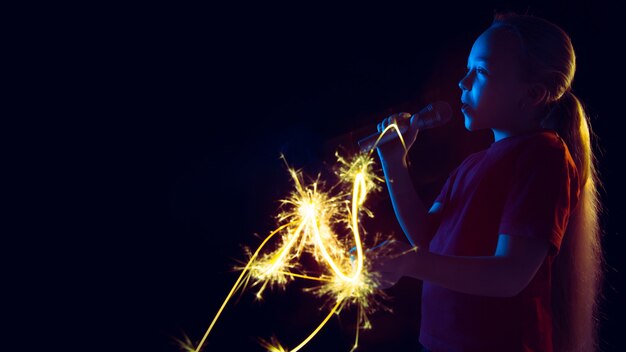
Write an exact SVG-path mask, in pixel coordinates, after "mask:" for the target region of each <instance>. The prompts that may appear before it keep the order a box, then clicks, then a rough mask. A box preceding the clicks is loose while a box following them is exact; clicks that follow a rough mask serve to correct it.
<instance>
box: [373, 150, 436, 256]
mask: <svg viewBox="0 0 626 352" xmlns="http://www.w3.org/2000/svg"><path fill="white" fill-rule="evenodd" d="M383 172H384V173H385V179H386V181H387V182H386V183H387V189H388V190H389V196H390V197H391V203H392V205H393V210H394V212H395V214H396V218H397V219H398V223H399V224H400V226H401V227H402V230H403V231H404V234H405V235H406V237H407V239H408V240H409V242H410V243H411V245H412V246H418V247H420V248H428V244H429V243H430V240H431V238H432V232H433V229H432V226H431V222H433V221H434V219H433V218H434V217H435V216H437V215H438V213H439V211H440V210H441V203H434V204H433V206H432V207H431V209H430V211H428V210H427V208H426V206H425V205H424V203H423V202H422V200H421V199H420V197H419V196H418V194H417V192H416V191H415V188H414V187H413V183H412V181H411V178H410V175H409V170H408V168H407V166H406V164H405V163H403V162H402V163H401V162H396V163H389V164H388V163H386V162H384V161H383ZM429 214H430V216H429Z"/></svg>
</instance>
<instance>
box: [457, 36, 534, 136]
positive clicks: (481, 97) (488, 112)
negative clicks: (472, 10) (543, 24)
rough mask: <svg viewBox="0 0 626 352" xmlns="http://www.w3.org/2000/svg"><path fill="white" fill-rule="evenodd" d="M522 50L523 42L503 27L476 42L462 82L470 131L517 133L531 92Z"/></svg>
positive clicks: (462, 96) (465, 113)
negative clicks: (522, 63)
mask: <svg viewBox="0 0 626 352" xmlns="http://www.w3.org/2000/svg"><path fill="white" fill-rule="evenodd" d="M521 50H522V49H521V45H520V41H519V38H518V37H517V36H516V35H515V34H514V33H511V32H510V31H509V30H507V29H504V28H502V27H490V28H489V29H487V30H486V31H485V32H483V33H482V34H481V35H480V36H479V37H478V38H477V39H476V41H475V42H474V45H473V46H472V50H471V52H470V54H469V57H468V60H467V73H466V74H465V77H463V79H461V81H460V82H459V87H460V88H461V90H462V94H461V101H462V103H463V106H462V108H461V111H462V112H463V115H464V117H465V128H466V129H467V130H469V131H476V130H480V129H485V128H491V129H497V130H502V131H514V130H515V129H516V128H517V126H519V124H520V122H521V120H522V119H523V116H522V112H521V109H520V106H521V105H522V104H523V103H522V101H523V99H524V97H525V95H526V91H527V85H526V84H525V81H524V79H523V74H522V72H523V71H522V65H521V61H520V57H522V56H521V55H522V51H521Z"/></svg>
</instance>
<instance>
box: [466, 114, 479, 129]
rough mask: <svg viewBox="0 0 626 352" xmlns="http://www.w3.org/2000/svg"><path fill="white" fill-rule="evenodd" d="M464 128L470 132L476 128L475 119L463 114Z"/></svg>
mask: <svg viewBox="0 0 626 352" xmlns="http://www.w3.org/2000/svg"><path fill="white" fill-rule="evenodd" d="M465 129H466V130H468V131H470V132H471V131H476V130H477V128H476V123H475V121H474V120H473V119H472V118H471V117H468V116H467V115H465Z"/></svg>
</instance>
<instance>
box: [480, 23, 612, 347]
mask: <svg viewBox="0 0 626 352" xmlns="http://www.w3.org/2000/svg"><path fill="white" fill-rule="evenodd" d="M492 27H498V28H500V27H502V28H505V29H508V30H510V31H512V32H513V33H515V34H516V35H517V36H518V37H519V38H520V40H521V41H520V42H521V45H522V47H523V48H522V49H523V52H524V54H525V57H523V58H522V59H523V61H522V62H523V65H524V69H525V73H526V75H527V76H526V78H527V79H529V80H531V81H532V82H536V83H540V84H542V85H543V86H544V88H545V89H546V91H547V94H546V96H545V101H544V106H545V109H546V114H545V117H544V119H543V120H542V125H543V126H544V127H546V128H551V129H554V130H555V131H556V132H557V133H558V134H559V135H560V136H561V138H563V140H564V141H565V143H566V144H567V147H568V149H569V151H570V154H571V155H572V158H573V160H574V162H575V164H576V167H577V169H578V174H579V177H580V197H579V200H578V204H577V206H576V208H574V209H573V211H572V212H571V213H570V218H569V222H568V226H567V230H566V232H565V235H564V238H563V242H562V244H561V248H560V251H559V254H558V255H557V256H556V258H555V261H554V263H553V268H552V314H553V323H552V325H553V336H552V340H553V345H554V350H555V351H558V352H560V351H593V350H597V349H598V348H599V346H598V336H597V335H598V322H599V318H598V305H599V298H600V297H601V288H602V281H603V276H604V271H605V269H604V265H605V262H604V255H603V252H602V246H601V230H600V226H599V213H600V209H601V207H600V202H599V196H598V185H599V179H598V174H597V172H596V160H595V157H594V153H593V146H592V136H593V134H592V131H591V125H590V123H589V119H588V116H587V114H586V113H585V109H584V107H583V105H582V103H581V102H580V100H579V99H578V98H577V97H576V96H575V95H574V93H573V92H572V81H573V80H574V73H575V72H576V55H575V53H574V48H573V46H572V42H571V40H570V37H569V36H568V35H567V33H565V31H563V30H562V29H561V28H559V27H558V26H557V25H555V24H553V23H551V22H548V21H546V20H544V19H541V18H539V17H534V16H530V15H517V14H513V13H498V14H496V15H495V17H494V21H493V23H492Z"/></svg>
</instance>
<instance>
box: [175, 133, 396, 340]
mask: <svg viewBox="0 0 626 352" xmlns="http://www.w3.org/2000/svg"><path fill="white" fill-rule="evenodd" d="M390 130H393V131H395V133H397V134H398V136H399V138H400V141H401V143H402V145H403V146H405V144H404V140H403V139H402V134H401V133H400V130H399V128H398V126H397V125H396V124H395V123H394V124H390V125H389V126H387V128H385V130H384V131H382V132H381V134H380V136H379V137H378V140H377V141H376V144H378V142H379V141H380V139H381V138H382V137H383V135H385V133H387V132H389V131H390ZM405 149H406V146H405ZM373 150H374V148H372V149H371V150H370V151H369V152H361V153H359V154H357V155H356V156H354V157H352V158H344V157H342V156H340V155H339V154H338V153H336V154H335V155H336V157H337V163H338V167H337V169H336V171H335V174H336V175H337V176H338V179H339V182H338V183H337V184H335V185H334V186H333V187H330V188H329V189H328V190H324V187H325V184H324V182H322V181H321V180H320V179H319V176H318V178H317V180H314V181H313V182H311V183H310V184H307V183H306V182H305V178H304V175H303V174H302V172H301V171H296V170H294V169H293V168H290V167H289V165H288V164H287V162H286V160H285V158H284V157H282V159H283V160H284V161H285V164H286V166H287V168H288V170H289V174H290V176H291V179H292V181H293V184H294V188H295V189H294V191H292V193H291V195H290V196H289V197H288V198H287V199H284V200H282V211H281V212H280V213H279V214H278V216H277V220H278V224H279V226H278V227H277V228H276V229H275V230H274V231H272V232H271V233H270V234H269V235H267V237H266V238H265V239H264V240H263V241H262V242H261V244H260V245H259V246H258V248H257V249H256V250H255V251H254V253H251V254H250V257H249V259H248V262H247V264H246V265H245V266H244V267H243V268H239V269H241V274H240V275H239V277H238V278H237V280H236V281H235V284H234V285H233V287H232V288H231V290H230V292H229V293H228V295H227V296H226V298H225V299H224V301H223V302H222V305H221V306H220V308H219V310H218V312H217V313H216V315H215V317H214V318H213V320H212V322H211V324H210V325H209V327H208V329H207V330H206V332H205V334H204V336H203V337H202V340H201V341H200V343H199V344H198V346H197V347H195V348H194V347H193V346H191V344H190V343H189V340H188V339H187V340H186V341H187V342H186V343H183V345H184V346H183V347H184V349H186V350H188V351H195V352H199V351H200V350H201V349H202V347H203V345H204V343H205V342H206V340H207V338H208V336H209V334H210V332H211V330H212V329H213V327H214V326H215V324H216V322H217V320H218V318H219V317H220V315H221V314H222V312H223V310H224V308H225V307H226V305H227V304H228V302H229V301H230V299H231V298H232V296H233V295H234V294H235V293H236V292H237V291H239V290H240V291H243V290H245V289H246V288H247V287H249V286H257V287H259V288H258V290H257V292H256V297H257V298H258V299H261V298H262V294H263V292H264V291H265V289H266V288H267V287H273V286H278V287H282V288H284V287H285V286H286V284H287V283H288V282H289V281H291V280H294V279H295V278H300V279H307V280H313V281H316V282H318V283H319V286H316V287H314V288H311V289H308V291H311V292H313V293H314V294H315V295H317V296H319V297H324V298H326V299H327V301H328V305H329V306H331V308H330V309H329V311H328V314H327V315H326V316H325V318H324V319H323V320H322V321H321V323H320V324H319V325H318V326H317V327H316V328H315V329H314V330H313V331H312V332H311V333H310V334H309V335H308V336H307V337H306V338H305V339H304V340H303V341H302V342H300V343H299V344H298V345H297V346H295V347H293V348H292V349H291V350H290V351H292V352H296V351H299V350H300V349H302V348H303V347H304V346H305V345H306V344H307V343H308V342H309V341H310V340H311V339H313V337H315V335H316V334H317V333H318V332H319V331H320V330H321V329H322V328H323V327H324V325H325V324H326V323H327V322H328V321H329V320H330V318H331V317H332V316H333V315H334V314H339V312H340V311H341V310H342V309H343V308H344V307H346V306H353V305H354V306H356V307H357V312H358V313H357V326H356V333H355V341H354V344H353V347H352V351H354V350H355V349H356V348H357V347H358V342H359V329H361V328H362V329H369V328H371V324H370V321H369V319H368V314H371V313H372V312H374V311H375V310H376V309H379V308H384V307H383V306H382V304H380V302H379V299H378V298H381V297H384V292H383V291H382V290H381V289H380V288H379V286H380V274H379V273H377V272H375V271H373V270H372V267H371V266H372V261H373V260H375V259H376V257H379V256H383V255H384V254H385V251H384V250H379V248H377V247H381V248H384V246H382V245H381V244H379V245H377V246H373V247H372V248H370V249H367V250H364V243H363V238H362V234H363V233H365V231H363V230H362V229H361V226H360V222H359V218H360V215H361V214H366V215H367V216H370V217H373V213H372V212H371V211H370V210H369V209H367V208H366V207H365V206H364V203H365V201H366V199H367V195H368V194H370V193H371V192H374V191H379V190H380V189H381V186H380V184H381V183H382V182H384V180H383V179H382V178H380V177H378V176H377V175H376V174H375V172H374V161H373V158H372V156H371V154H372V151H373ZM338 229H341V230H344V231H346V232H349V233H350V234H351V236H339V235H338ZM270 241H275V242H278V245H277V247H276V249H275V250H273V251H268V252H267V253H264V250H265V249H266V247H267V246H268V243H270ZM385 243H387V241H384V242H383V243H382V244H385ZM374 244H376V243H375V242H374ZM374 249H376V250H374ZM305 253H306V254H307V255H311V256H312V257H313V258H314V259H315V260H316V262H317V263H318V264H319V266H320V270H319V271H318V272H316V273H315V274H311V273H309V272H308V271H307V270H306V269H305V268H303V267H302V265H301V264H300V262H299V260H298V259H299V258H300V257H301V256H302V255H303V254H305ZM354 253H356V255H354ZM366 253H367V256H366ZM366 259H368V260H366ZM261 344H262V346H263V347H265V348H266V349H267V350H268V351H273V352H283V351H287V350H286V349H285V348H284V347H282V346H281V345H280V343H279V342H278V341H276V340H275V339H273V340H272V341H271V342H268V341H262V342H261Z"/></svg>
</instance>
